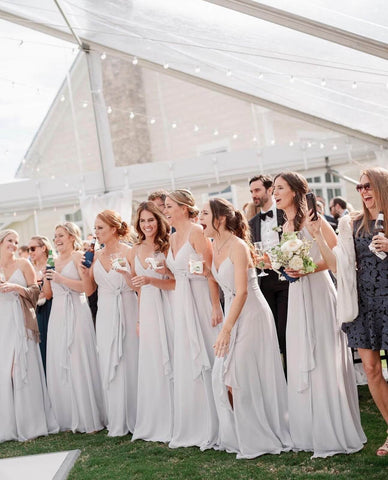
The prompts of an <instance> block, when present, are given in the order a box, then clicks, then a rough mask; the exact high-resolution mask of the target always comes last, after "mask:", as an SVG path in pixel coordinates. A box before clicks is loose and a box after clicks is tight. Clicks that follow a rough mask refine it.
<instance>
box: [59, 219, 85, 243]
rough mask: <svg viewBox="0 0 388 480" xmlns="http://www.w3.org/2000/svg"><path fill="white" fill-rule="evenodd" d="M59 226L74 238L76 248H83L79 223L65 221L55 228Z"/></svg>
mask: <svg viewBox="0 0 388 480" xmlns="http://www.w3.org/2000/svg"><path fill="white" fill-rule="evenodd" d="M57 228H63V229H64V230H66V232H67V233H68V234H69V235H70V236H71V237H73V238H74V244H73V248H74V250H82V239H81V230H80V228H79V226H78V225H76V224H75V223H73V222H64V223H60V224H58V225H56V227H55V230H56V229H57Z"/></svg>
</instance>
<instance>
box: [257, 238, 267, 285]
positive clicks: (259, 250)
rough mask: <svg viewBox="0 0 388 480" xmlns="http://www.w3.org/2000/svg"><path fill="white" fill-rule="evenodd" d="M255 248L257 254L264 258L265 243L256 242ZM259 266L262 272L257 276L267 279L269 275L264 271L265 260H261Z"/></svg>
mask: <svg viewBox="0 0 388 480" xmlns="http://www.w3.org/2000/svg"><path fill="white" fill-rule="evenodd" d="M254 246H255V252H256V254H257V256H258V257H260V258H264V253H265V250H264V244H263V242H255V243H254ZM257 266H258V267H259V268H260V270H261V272H260V273H259V274H258V275H257V276H258V277H267V276H268V273H265V271H264V267H265V262H264V261H263V260H259V263H258V265H257Z"/></svg>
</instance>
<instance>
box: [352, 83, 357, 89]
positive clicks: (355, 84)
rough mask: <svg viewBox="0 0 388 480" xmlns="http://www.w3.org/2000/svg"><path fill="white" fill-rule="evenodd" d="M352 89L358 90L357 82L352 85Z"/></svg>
mask: <svg viewBox="0 0 388 480" xmlns="http://www.w3.org/2000/svg"><path fill="white" fill-rule="evenodd" d="M352 88H353V90H355V89H356V88H357V82H353V83H352Z"/></svg>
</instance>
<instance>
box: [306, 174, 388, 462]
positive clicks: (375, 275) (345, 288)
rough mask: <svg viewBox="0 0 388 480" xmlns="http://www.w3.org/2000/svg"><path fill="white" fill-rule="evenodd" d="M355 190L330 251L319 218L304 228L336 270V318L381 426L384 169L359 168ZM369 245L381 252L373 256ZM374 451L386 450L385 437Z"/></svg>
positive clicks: (385, 401) (387, 275) (387, 217)
mask: <svg viewBox="0 0 388 480" xmlns="http://www.w3.org/2000/svg"><path fill="white" fill-rule="evenodd" d="M356 189H357V191H358V192H359V194H360V195H361V201H362V211H361V212H358V213H357V212H355V213H354V214H351V215H345V216H344V217H342V218H341V219H340V221H339V224H338V229H339V235H338V246H337V247H335V248H334V249H333V250H332V249H331V248H330V246H329V245H328V244H327V242H326V240H325V238H324V235H322V226H321V220H320V219H318V221H316V222H313V221H310V229H311V230H312V232H313V235H314V237H315V239H316V242H317V244H318V246H319V248H320V250H321V253H322V256H323V257H324V259H325V260H326V262H327V263H328V265H329V268H330V269H331V270H332V271H333V272H336V273H337V283H338V308H337V316H338V320H339V322H340V324H341V323H342V330H343V331H344V332H345V333H346V334H347V336H348V345H349V347H352V348H357V350H358V353H359V355H360V357H361V360H362V365H363V367H364V370H365V373H366V376H367V380H368V386H369V390H370V393H371V395H372V397H373V400H374V401H375V403H376V405H377V408H378V409H379V411H380V413H381V415H382V417H383V419H384V421H385V424H386V425H387V424H388V384H387V382H386V380H385V379H384V376H383V371H382V365H381V359H380V350H388V228H387V225H388V223H387V222H388V195H387V192H388V170H386V169H384V168H379V167H373V168H367V169H365V170H363V171H362V172H361V177H360V183H359V184H358V185H357V186H356ZM380 212H381V213H383V214H384V221H385V232H384V235H376V234H375V233H374V232H373V229H374V225H375V222H376V219H377V216H378V214H379V213H380ZM370 246H372V248H374V249H375V251H376V252H377V253H379V254H380V255H381V253H386V254H387V256H386V257H385V258H380V257H378V256H377V255H376V254H375V253H374V252H372V251H371V250H370V248H369V247H370ZM382 256H383V255H382ZM387 434H388V430H387ZM376 454H377V455H378V456H386V455H388V436H387V438H386V440H385V443H384V444H383V445H382V446H381V447H380V448H378V450H377V452H376Z"/></svg>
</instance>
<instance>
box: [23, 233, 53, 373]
mask: <svg viewBox="0 0 388 480" xmlns="http://www.w3.org/2000/svg"><path fill="white" fill-rule="evenodd" d="M50 250H52V246H51V243H50V241H49V239H48V238H47V237H44V236H42V235H34V236H33V237H31V239H30V241H29V243H28V252H29V255H30V260H31V263H32V265H33V267H34V270H35V272H36V276H37V280H38V286H39V288H40V290H41V292H40V295H39V300H38V304H37V307H36V318H37V320H38V327H39V333H40V343H39V347H40V353H41V355H42V362H43V368H44V371H45V372H46V350H47V329H48V322H49V318H50V312H51V303H52V299H51V297H46V295H45V293H44V292H43V291H42V285H43V275H44V272H45V270H46V265H47V258H48V255H49V251H50Z"/></svg>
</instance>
